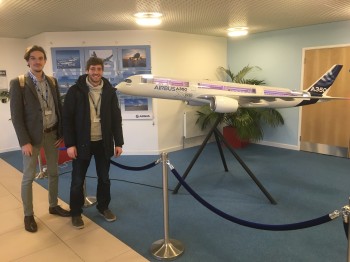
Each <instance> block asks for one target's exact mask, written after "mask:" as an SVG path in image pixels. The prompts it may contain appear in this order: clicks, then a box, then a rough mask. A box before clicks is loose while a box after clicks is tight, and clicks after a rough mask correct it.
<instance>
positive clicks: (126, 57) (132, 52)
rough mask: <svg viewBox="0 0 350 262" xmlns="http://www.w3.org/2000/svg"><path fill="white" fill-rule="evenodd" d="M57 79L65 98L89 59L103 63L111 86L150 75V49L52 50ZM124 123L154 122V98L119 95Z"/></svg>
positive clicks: (141, 47)
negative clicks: (98, 59)
mask: <svg viewBox="0 0 350 262" xmlns="http://www.w3.org/2000/svg"><path fill="white" fill-rule="evenodd" d="M51 53H52V63H53V72H54V76H55V77H56V78H57V81H58V85H59V87H60V92H61V94H62V95H64V94H65V93H67V90H68V88H69V87H71V86H72V85H73V84H74V83H75V82H76V81H77V79H78V77H79V76H80V75H82V74H85V65H86V61H87V60H88V59H89V58H90V57H98V58H101V59H102V60H103V66H104V72H103V76H104V77H105V78H107V79H108V80H109V82H110V83H111V84H112V86H116V85H117V84H118V83H120V82H121V81H123V80H124V79H125V78H127V77H129V76H132V75H137V74H151V56H150V46H104V47H101V46H96V47H63V48H51ZM117 95H118V99H119V103H120V109H121V112H122V117H123V119H153V108H152V98H144V97H136V96H128V95H124V94H121V93H120V92H118V91H117Z"/></svg>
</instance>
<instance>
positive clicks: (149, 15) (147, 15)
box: [134, 12, 163, 26]
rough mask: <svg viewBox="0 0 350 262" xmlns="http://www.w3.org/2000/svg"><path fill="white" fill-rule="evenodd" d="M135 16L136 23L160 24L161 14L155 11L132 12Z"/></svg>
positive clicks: (146, 24) (145, 24)
mask: <svg viewBox="0 0 350 262" xmlns="http://www.w3.org/2000/svg"><path fill="white" fill-rule="evenodd" d="M134 16H135V17H136V23H137V24H138V25H142V26H157V25H160V23H161V22H162V20H161V19H160V18H161V17H162V16H163V15H162V14H161V13H157V12H141V13H136V14H134Z"/></svg>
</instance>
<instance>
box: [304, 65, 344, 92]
mask: <svg viewBox="0 0 350 262" xmlns="http://www.w3.org/2000/svg"><path fill="white" fill-rule="evenodd" d="M342 67H343V65H334V66H332V67H331V68H330V69H329V70H328V72H326V73H325V74H324V75H323V76H322V77H321V78H319V79H318V80H317V81H316V82H315V83H314V84H313V85H311V86H310V87H309V88H308V89H307V90H305V91H307V92H309V93H310V95H311V96H324V95H326V94H327V92H328V91H329V88H330V87H331V86H332V84H333V82H334V81H335V79H336V78H337V76H338V74H339V72H340V70H341V69H342Z"/></svg>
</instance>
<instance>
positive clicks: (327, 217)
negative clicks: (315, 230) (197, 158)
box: [167, 162, 340, 231]
mask: <svg viewBox="0 0 350 262" xmlns="http://www.w3.org/2000/svg"><path fill="white" fill-rule="evenodd" d="M167 164H168V166H169V168H170V170H171V172H172V173H173V174H174V175H175V177H176V179H177V180H178V181H179V182H180V183H181V185H182V186H183V187H184V188H185V189H186V190H187V191H188V192H189V193H190V194H191V195H192V196H193V197H194V198H195V199H196V200H197V201H198V202H200V203H201V204H202V205H204V206H205V207H207V208H208V209H209V210H211V211H212V212H214V213H215V214H217V215H219V216H221V217H222V218H225V219H227V220H229V221H231V222H234V223H237V224H239V225H242V226H246V227H251V228H255V229H261V230H270V231H287V230H297V229H303V228H308V227H313V226H317V225H321V224H324V223H327V222H329V221H332V220H333V219H335V218H337V217H339V214H340V212H339V211H338V210H336V211H334V212H332V213H330V214H328V215H324V216H321V217H319V218H316V219H312V220H308V221H304V222H300V223H294V224H284V225H265V224H259V223H253V222H249V221H245V220H242V219H239V218H236V217H234V216H231V215H228V214H226V213H224V212H223V211H221V210H219V209H217V208H216V207H214V206H212V205H211V204H209V203H208V202H207V201H205V200H204V199H203V198H202V197H200V196H199V195H198V194H197V193H196V192H195V191H194V190H193V189H192V188H191V187H190V186H189V185H188V184H187V183H186V182H185V181H184V180H183V179H182V178H181V176H180V175H179V173H178V172H177V171H176V170H175V168H174V167H173V166H172V165H171V164H170V163H169V162H168V163H167Z"/></svg>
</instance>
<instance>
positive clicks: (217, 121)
mask: <svg viewBox="0 0 350 262" xmlns="http://www.w3.org/2000/svg"><path fill="white" fill-rule="evenodd" d="M221 119H222V117H218V119H217V120H216V122H215V124H214V125H213V127H212V128H211V129H210V131H209V133H208V135H207V136H206V138H205V139H204V141H203V143H202V145H201V146H200V148H199V149H198V151H197V153H196V154H195V156H194V157H193V159H192V161H191V163H190V164H189V166H188V167H187V169H186V171H185V173H184V174H183V175H182V179H185V178H186V177H187V175H188V173H189V172H190V171H191V169H192V167H193V165H194V163H195V162H196V161H197V159H198V157H199V155H200V154H201V153H202V151H203V149H204V147H205V146H206V144H207V142H208V140H209V138H210V137H211V135H212V134H213V133H214V131H215V129H216V127H217V126H218V124H219V123H220V121H221ZM180 187H181V184H180V183H177V185H176V187H175V189H174V191H173V194H176V193H177V192H178V191H179V189H180Z"/></svg>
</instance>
